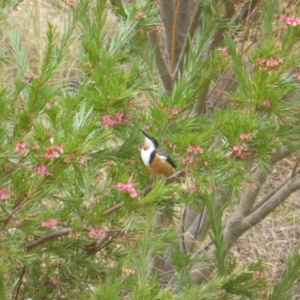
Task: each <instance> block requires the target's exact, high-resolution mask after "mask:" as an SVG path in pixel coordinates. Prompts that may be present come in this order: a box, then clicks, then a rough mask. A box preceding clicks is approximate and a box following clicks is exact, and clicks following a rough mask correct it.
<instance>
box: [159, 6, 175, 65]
mask: <svg viewBox="0 0 300 300" xmlns="http://www.w3.org/2000/svg"><path fill="white" fill-rule="evenodd" d="M173 2H174V1H173V0H161V3H160V13H161V20H162V23H163V28H164V37H165V45H166V50H167V51H166V52H167V53H166V54H167V60H168V63H169V62H170V57H171V51H172V26H173V14H174V11H173V10H174V3H173Z"/></svg>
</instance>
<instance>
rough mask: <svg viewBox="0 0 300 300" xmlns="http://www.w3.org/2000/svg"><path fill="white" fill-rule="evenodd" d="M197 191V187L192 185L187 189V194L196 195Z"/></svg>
mask: <svg viewBox="0 0 300 300" xmlns="http://www.w3.org/2000/svg"><path fill="white" fill-rule="evenodd" d="M198 191H199V187H198V186H197V185H193V186H191V187H189V188H188V192H189V193H191V194H194V193H197V192H198Z"/></svg>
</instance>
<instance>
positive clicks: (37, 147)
mask: <svg viewBox="0 0 300 300" xmlns="http://www.w3.org/2000/svg"><path fill="white" fill-rule="evenodd" d="M38 149H40V146H39V145H38V144H35V145H34V146H32V150H38Z"/></svg>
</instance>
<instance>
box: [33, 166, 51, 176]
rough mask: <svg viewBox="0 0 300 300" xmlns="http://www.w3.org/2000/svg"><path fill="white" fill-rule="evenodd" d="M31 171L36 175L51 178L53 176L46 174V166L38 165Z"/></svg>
mask: <svg viewBox="0 0 300 300" xmlns="http://www.w3.org/2000/svg"><path fill="white" fill-rule="evenodd" d="M33 171H34V172H36V173H41V174H43V175H47V176H53V174H51V173H49V172H47V166H46V165H43V164H42V165H38V166H36V167H34V168H33Z"/></svg>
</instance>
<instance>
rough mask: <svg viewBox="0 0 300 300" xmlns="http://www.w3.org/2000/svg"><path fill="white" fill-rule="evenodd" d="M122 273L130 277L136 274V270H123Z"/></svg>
mask: <svg viewBox="0 0 300 300" xmlns="http://www.w3.org/2000/svg"><path fill="white" fill-rule="evenodd" d="M122 273H124V274H125V275H127V276H129V275H131V274H134V273H135V271H134V269H127V268H122Z"/></svg>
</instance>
